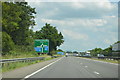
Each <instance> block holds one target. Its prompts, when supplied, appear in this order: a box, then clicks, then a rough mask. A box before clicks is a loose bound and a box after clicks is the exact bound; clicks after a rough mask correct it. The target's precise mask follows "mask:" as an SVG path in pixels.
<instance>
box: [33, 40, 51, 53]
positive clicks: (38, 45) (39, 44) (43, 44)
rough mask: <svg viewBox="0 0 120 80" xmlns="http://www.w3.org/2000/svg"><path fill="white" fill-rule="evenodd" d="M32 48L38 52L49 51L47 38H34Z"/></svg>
mask: <svg viewBox="0 0 120 80" xmlns="http://www.w3.org/2000/svg"><path fill="white" fill-rule="evenodd" d="M34 49H35V51H36V52H38V53H49V40H48V39H36V40H35V41H34Z"/></svg>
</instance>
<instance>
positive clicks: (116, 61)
mask: <svg viewBox="0 0 120 80" xmlns="http://www.w3.org/2000/svg"><path fill="white" fill-rule="evenodd" d="M81 58H85V57H81ZM85 59H91V60H97V61H104V62H110V63H117V64H118V63H119V64H120V60H109V59H107V60H106V59H97V58H85Z"/></svg>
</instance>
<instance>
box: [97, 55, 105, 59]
mask: <svg viewBox="0 0 120 80" xmlns="http://www.w3.org/2000/svg"><path fill="white" fill-rule="evenodd" d="M97 57H98V59H104V58H105V56H104V55H103V54H97Z"/></svg>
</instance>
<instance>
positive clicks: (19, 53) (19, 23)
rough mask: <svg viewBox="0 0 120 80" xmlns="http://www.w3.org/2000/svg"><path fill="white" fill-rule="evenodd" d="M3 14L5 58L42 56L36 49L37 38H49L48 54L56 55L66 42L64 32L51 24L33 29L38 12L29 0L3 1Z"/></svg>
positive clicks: (3, 50)
mask: <svg viewBox="0 0 120 80" xmlns="http://www.w3.org/2000/svg"><path fill="white" fill-rule="evenodd" d="M2 14H3V15H2V17H3V18H2V58H3V59H5V58H25V57H38V56H40V55H38V54H37V53H36V52H35V50H34V40H35V39H49V42H50V43H49V53H48V55H55V54H56V51H57V46H60V45H61V44H62V43H63V42H64V38H63V35H62V33H61V32H58V30H57V29H56V27H54V26H52V25H50V24H47V23H46V24H45V25H43V27H42V28H40V29H39V30H38V31H33V28H34V26H35V25H37V24H36V22H35V15H36V14H37V12H36V10H35V8H32V7H31V6H30V5H28V3H27V2H2Z"/></svg>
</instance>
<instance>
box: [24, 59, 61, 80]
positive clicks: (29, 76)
mask: <svg viewBox="0 0 120 80" xmlns="http://www.w3.org/2000/svg"><path fill="white" fill-rule="evenodd" d="M62 58H63V57H62ZM62 58H60V59H58V60H56V61H54V62H52V63H50V64H48V65H47V66H45V67H43V68H41V69H39V70H37V71H35V72H33V73H32V74H30V75H27V76H26V77H24V79H26V78H29V77H30V76H32V75H34V74H36V73H38V72H40V71H42V70H43V69H45V68H47V67H49V66H50V65H52V64H54V63H56V62H57V61H59V60H61V59H62Z"/></svg>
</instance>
